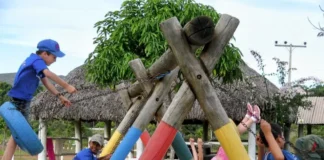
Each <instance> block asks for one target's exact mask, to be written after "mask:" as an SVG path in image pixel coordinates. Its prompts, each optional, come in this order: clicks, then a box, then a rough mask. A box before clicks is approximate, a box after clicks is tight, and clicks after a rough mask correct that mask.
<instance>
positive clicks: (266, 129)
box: [260, 120, 285, 160]
mask: <svg viewBox="0 0 324 160" xmlns="http://www.w3.org/2000/svg"><path fill="white" fill-rule="evenodd" d="M260 127H261V129H262V131H263V133H264V136H265V138H266V140H267V142H268V145H269V150H270V152H271V153H272V155H273V157H274V158H275V159H276V160H284V159H285V157H284V155H283V153H282V151H281V148H280V147H279V145H278V143H277V141H276V140H275V138H274V137H273V135H272V132H271V125H270V124H269V123H268V122H267V121H265V120H261V123H260Z"/></svg>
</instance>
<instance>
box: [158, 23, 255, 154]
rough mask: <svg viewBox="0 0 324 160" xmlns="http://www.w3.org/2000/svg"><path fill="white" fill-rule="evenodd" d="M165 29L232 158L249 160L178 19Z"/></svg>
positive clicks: (213, 127) (184, 69)
mask: <svg viewBox="0 0 324 160" xmlns="http://www.w3.org/2000/svg"><path fill="white" fill-rule="evenodd" d="M161 29H162V32H163V34H164V36H165V38H166V40H167V41H168V43H169V46H170V47H171V48H172V51H173V54H174V55H175V57H176V59H177V62H178V65H179V66H180V68H181V71H182V73H183V75H184V77H185V79H186V81H187V82H188V83H189V85H190V87H191V89H192V91H193V92H194V94H195V95H196V98H197V100H198V102H199V104H200V106H201V108H202V110H203V111H204V113H205V115H206V117H207V119H208V121H209V123H210V125H211V127H212V129H213V130H214V133H215V135H216V136H217V138H218V140H219V141H220V143H221V144H222V147H223V148H224V150H225V152H226V153H227V156H228V157H229V159H243V160H244V159H249V157H248V154H247V152H246V150H245V148H244V146H243V144H242V142H241V139H240V137H239V135H238V134H237V133H236V130H235V127H233V126H232V123H230V121H229V118H228V116H227V114H226V111H225V110H224V108H223V107H222V104H221V103H220V100H219V99H218V97H217V95H216V91H215V89H214V88H213V86H212V84H211V83H210V81H209V75H206V73H205V71H204V68H203V67H204V66H202V64H201V63H200V62H199V60H198V59H197V58H196V57H195V55H194V53H192V51H191V49H190V46H189V43H188V41H187V39H186V38H185V37H184V36H183V35H184V33H183V32H182V30H181V25H180V22H179V21H178V19H177V18H175V17H174V18H171V19H168V20H166V21H164V22H162V23H161Z"/></svg>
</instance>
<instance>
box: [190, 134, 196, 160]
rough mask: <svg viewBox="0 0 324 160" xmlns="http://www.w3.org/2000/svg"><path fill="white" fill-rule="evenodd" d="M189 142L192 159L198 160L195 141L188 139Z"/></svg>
mask: <svg viewBox="0 0 324 160" xmlns="http://www.w3.org/2000/svg"><path fill="white" fill-rule="evenodd" d="M189 141H190V146H191V151H192V155H193V158H194V160H198V155H197V151H196V147H195V140H194V139H193V138H190V139H189Z"/></svg>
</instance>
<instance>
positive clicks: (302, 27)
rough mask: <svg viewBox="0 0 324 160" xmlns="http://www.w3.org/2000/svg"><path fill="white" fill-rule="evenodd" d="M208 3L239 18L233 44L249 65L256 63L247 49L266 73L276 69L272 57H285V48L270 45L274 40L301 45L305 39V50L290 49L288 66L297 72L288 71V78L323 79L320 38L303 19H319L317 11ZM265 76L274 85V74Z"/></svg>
mask: <svg viewBox="0 0 324 160" xmlns="http://www.w3.org/2000/svg"><path fill="white" fill-rule="evenodd" d="M211 3H212V2H211ZM212 6H214V7H215V8H216V9H217V10H218V11H219V12H221V13H227V14H230V15H232V16H234V17H237V18H238V19H239V20H240V25H239V27H238V29H237V31H236V33H235V35H234V36H235V37H236V40H237V41H236V42H235V44H236V45H237V46H238V47H239V48H240V49H241V51H242V52H243V54H244V57H243V58H244V60H245V62H247V63H248V64H249V65H250V66H251V67H252V68H254V69H257V62H256V61H255V60H254V58H253V57H252V56H251V54H250V53H249V51H250V50H251V49H253V50H256V51H259V53H260V54H261V55H262V58H263V59H264V63H265V64H266V73H270V72H275V71H276V64H275V63H274V61H273V60H272V58H273V57H278V58H280V59H281V60H285V61H288V59H289V53H288V51H287V50H286V49H284V48H278V47H274V41H275V40H278V41H279V42H281V43H283V41H288V43H293V44H301V45H302V44H303V42H304V41H307V43H308V45H307V48H306V49H299V48H298V49H295V50H294V51H293V61H292V66H293V67H295V68H297V71H294V72H293V73H292V79H293V80H295V79H298V78H301V77H308V76H317V77H319V78H321V79H324V75H323V74H321V72H323V71H324V69H323V65H322V62H321V59H323V58H324V56H323V55H322V49H323V47H322V45H321V44H322V43H323V41H324V39H323V38H318V37H316V35H317V32H318V31H317V30H314V29H313V27H312V26H311V25H310V24H309V22H308V21H307V17H311V18H312V19H313V20H314V21H317V20H322V17H321V12H320V11H319V10H314V11H313V12H306V11H300V10H289V11H285V10H282V11H281V10H279V11H278V10H275V8H274V9H269V8H258V7H254V6H252V5H248V4H241V3H239V2H236V1H233V0H227V1H221V0H218V1H216V2H214V3H213V4H212ZM269 79H270V80H271V81H272V82H274V83H276V84H277V85H278V82H277V78H276V77H269Z"/></svg>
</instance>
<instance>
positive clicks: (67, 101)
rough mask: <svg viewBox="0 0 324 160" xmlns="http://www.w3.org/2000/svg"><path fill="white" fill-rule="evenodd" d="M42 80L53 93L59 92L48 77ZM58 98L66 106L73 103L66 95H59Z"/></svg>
mask: <svg viewBox="0 0 324 160" xmlns="http://www.w3.org/2000/svg"><path fill="white" fill-rule="evenodd" d="M41 81H42V83H43V85H44V86H45V87H46V89H47V90H49V91H50V92H51V93H52V94H54V95H58V94H59V91H58V90H57V89H56V88H55V87H54V85H53V84H52V83H51V82H49V80H48V79H47V78H46V77H44V78H42V79H41ZM58 98H59V99H60V101H61V102H62V104H64V105H65V106H70V105H71V102H70V101H69V100H68V99H66V98H65V97H64V96H62V95H59V96H58Z"/></svg>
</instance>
